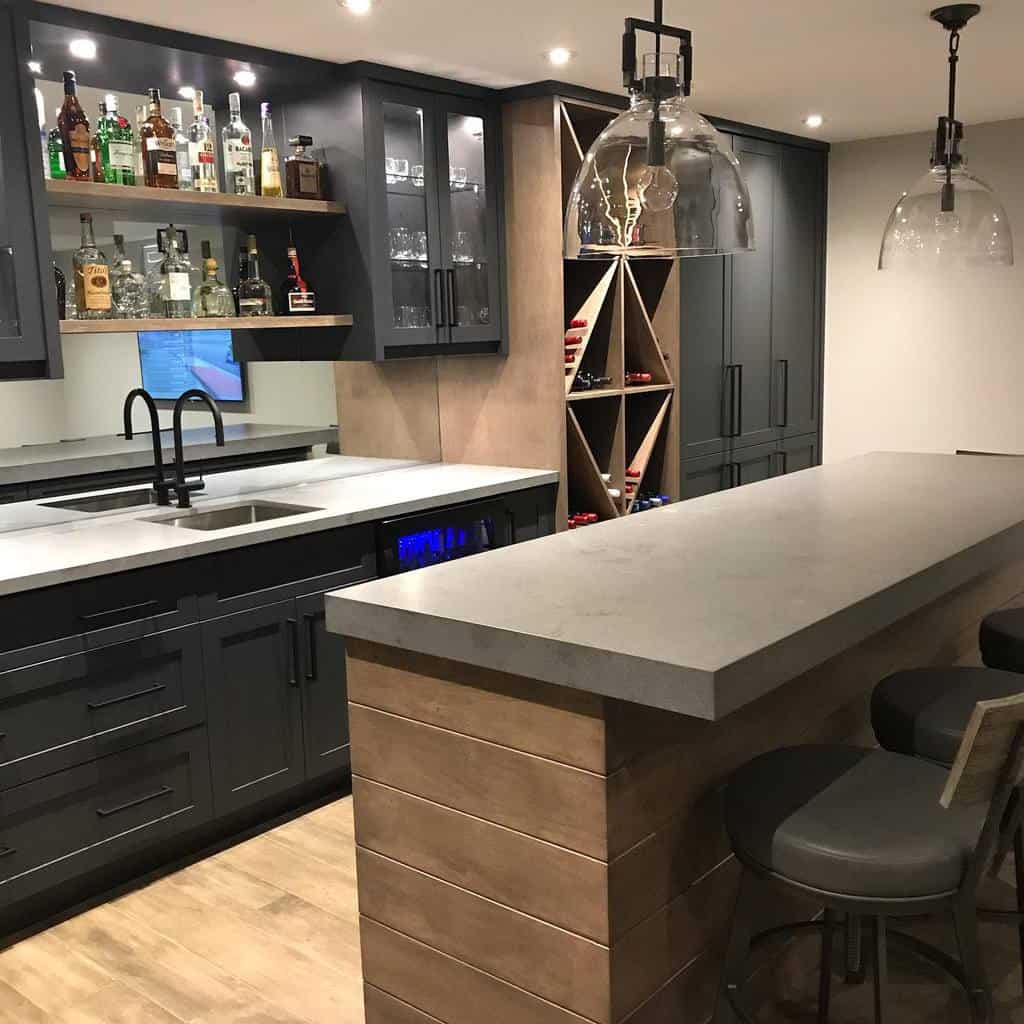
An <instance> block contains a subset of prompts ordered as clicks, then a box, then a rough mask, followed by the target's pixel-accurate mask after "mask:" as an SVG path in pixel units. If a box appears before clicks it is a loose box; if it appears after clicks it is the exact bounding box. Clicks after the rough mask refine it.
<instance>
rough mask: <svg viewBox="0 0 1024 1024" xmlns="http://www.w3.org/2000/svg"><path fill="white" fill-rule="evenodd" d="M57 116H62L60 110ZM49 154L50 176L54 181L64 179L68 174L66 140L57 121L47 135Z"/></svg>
mask: <svg viewBox="0 0 1024 1024" xmlns="http://www.w3.org/2000/svg"><path fill="white" fill-rule="evenodd" d="M55 116H56V117H58V118H59V117H60V111H59V110H58V111H56V115H55ZM46 149H47V156H48V158H49V162H50V177H51V178H53V180H54V181H62V180H63V179H64V178H66V177H67V176H68V172H67V170H66V169H65V167H64V140H63V139H62V138H61V135H60V128H59V127H58V126H57V124H56V123H55V124H54V126H53V127H52V128H51V129H50V134H49V135H48V136H47V137H46Z"/></svg>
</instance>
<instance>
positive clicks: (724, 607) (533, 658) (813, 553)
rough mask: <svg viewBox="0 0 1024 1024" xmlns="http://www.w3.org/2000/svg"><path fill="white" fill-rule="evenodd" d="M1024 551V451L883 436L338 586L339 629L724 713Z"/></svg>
mask: <svg viewBox="0 0 1024 1024" xmlns="http://www.w3.org/2000/svg"><path fill="white" fill-rule="evenodd" d="M1022 555H1024V460H1021V459H1017V458H989V457H976V456H954V455H915V454H902V453H878V454H871V455H865V456H861V457H859V458H856V459H851V460H849V461H847V462H841V463H836V464H831V465H828V466H822V467H818V468H815V469H810V470H806V471H804V472H800V473H794V474H792V475H790V476H784V477H779V478H776V479H773V480H767V481H764V482H762V483H757V484H751V485H749V486H746V487H742V488H739V489H736V490H729V491H724V492H722V493H720V494H714V495H708V496H707V497H703V498H698V499H695V500H692V501H688V502H685V503H682V504H677V505H670V506H667V507H665V508H660V509H654V510H651V511H649V512H644V513H640V514H637V515H632V516H629V517H628V518H626V519H620V520H617V521H612V522H607V523H600V524H597V525H594V526H588V527H585V528H582V529H577V530H574V531H571V532H569V533H562V534H558V535H556V536H553V537H546V538H542V539H540V540H535V541H531V542H530V543H527V544H521V545H517V546H515V547H511V548H504V549H500V550H496V551H493V552H488V553H487V554H482V555H479V556H477V557H475V558H470V559H466V560H464V561H459V562H450V563H447V564H443V565H438V566H433V567H431V568H428V569H423V570H421V571H419V572H414V573H409V574H406V575H402V576H395V577H391V578H389V579H385V580H379V581H376V582H372V583H366V584H361V585H359V586H356V587H352V588H350V589H347V590H345V591H343V592H338V593H336V594H333V595H330V596H329V598H328V602H327V609H328V610H327V617H328V625H329V627H330V628H331V629H332V630H333V631H335V632H337V633H340V634H342V635H345V636H350V637H358V638H360V639H365V640H370V641H375V642H378V643H382V644H388V645H391V646H396V647H402V648H406V649H408V650H413V651H418V652H421V653H425V654H431V655H436V656H440V657H446V658H454V659H457V660H460V661H464V662H468V663H469V664H473V665H480V666H483V667H487V668H494V669H498V670H502V671H507V672H512V673H516V674H519V675H523V676H527V677H532V678H536V679H542V680H546V681H548V682H552V683H556V684H560V685H564V686H570V687H575V688H577V689H582V690H589V691H592V692H596V693H601V694H606V695H610V696H614V697H619V698H622V699H624V700H629V701H635V702H638V703H641V704H648V705H651V706H654V707H660V708H665V709H668V710H672V711H679V712H682V713H685V714H689V715H693V716H696V717H700V718H707V719H716V718H721V717H723V716H724V715H726V714H728V713H729V712H730V711H732V710H735V709H736V708H738V707H740V706H742V705H743V704H746V703H748V702H750V701H752V700H754V699H756V698H757V697H759V696H761V695H763V694H765V693H767V692H769V691H770V690H772V689H774V688H776V687H777V686H779V685H781V684H782V683H783V682H785V681H787V680H788V679H791V678H792V677H794V676H795V675H797V674H799V673H801V672H803V671H806V670H807V669H809V668H811V667H813V666H814V665H817V664H820V663H821V662H823V661H825V660H827V659H828V658H830V657H832V656H833V655H835V654H837V653H839V652H841V651H843V650H846V649H847V648H849V647H851V646H853V645H854V644H856V643H858V642H860V641H861V640H863V639H865V638H866V637H867V636H870V635H871V634H873V633H875V632H877V631H878V630H880V629H882V628H884V627H886V626H888V625H890V624H891V623H893V622H895V621H897V620H898V619H900V618H903V617H904V616H906V615H908V614H910V613H912V612H914V611H916V610H917V609H919V608H921V607H923V606H924V605H926V604H928V603H929V602H931V601H933V600H935V599H937V598H938V597H941V596H942V595H944V594H946V593H948V592H950V591H951V590H953V589H954V588H955V587H957V586H960V585H961V584H963V583H965V582H967V581H968V580H970V579H972V578H974V577H976V576H978V575H981V574H983V573H985V572H988V571H990V570H993V569H995V568H998V567H999V566H1001V565H1004V564H1006V563H1007V562H1008V561H1010V560H1012V559H1014V558H1018V557H1020V556H1022Z"/></svg>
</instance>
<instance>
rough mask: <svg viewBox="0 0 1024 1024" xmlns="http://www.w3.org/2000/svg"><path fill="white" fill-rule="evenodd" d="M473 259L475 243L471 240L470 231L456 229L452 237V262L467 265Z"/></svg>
mask: <svg viewBox="0 0 1024 1024" xmlns="http://www.w3.org/2000/svg"><path fill="white" fill-rule="evenodd" d="M473 260H474V257H473V245H472V243H471V242H470V240H469V233H468V232H466V231H456V232H455V235H454V236H453V238H452V263H461V264H463V265H465V264H468V263H472V262H473Z"/></svg>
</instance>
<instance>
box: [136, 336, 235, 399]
mask: <svg viewBox="0 0 1024 1024" xmlns="http://www.w3.org/2000/svg"><path fill="white" fill-rule="evenodd" d="M139 362H140V363H141V364H142V386H143V387H144V388H145V389H146V390H147V391H148V392H149V393H150V394H151V395H152V396H153V397H154V398H155V399H157V400H158V401H167V402H173V401H174V400H175V399H176V398H177V397H178V396H179V395H180V394H181V393H182V392H183V391H188V389H189V388H200V389H201V390H203V391H205V392H207V394H209V395H212V396H213V397H214V398H215V399H217V401H218V402H220V403H228V404H230V403H232V402H234V403H243V402H245V399H246V393H245V391H246V388H245V367H244V365H243V364H242V363H236V362H235V361H234V358H233V356H232V351H231V332H230V331H139Z"/></svg>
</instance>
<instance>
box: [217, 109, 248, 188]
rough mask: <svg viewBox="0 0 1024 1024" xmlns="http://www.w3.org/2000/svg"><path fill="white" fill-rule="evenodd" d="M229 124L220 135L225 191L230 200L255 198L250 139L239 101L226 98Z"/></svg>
mask: <svg viewBox="0 0 1024 1024" xmlns="http://www.w3.org/2000/svg"><path fill="white" fill-rule="evenodd" d="M228 112H229V113H228V123H227V124H226V125H225V126H224V129H223V131H222V132H221V141H222V144H223V149H224V191H225V192H227V193H228V194H229V195H233V196H254V195H256V174H255V171H254V169H253V162H252V136H251V135H250V134H249V129H248V128H247V127H246V126H245V123H244V122H243V121H242V99H241V97H240V96H239V94H238V93H237V92H232V93H229V94H228Z"/></svg>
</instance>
